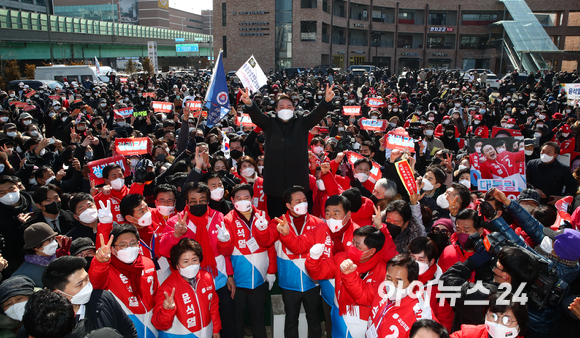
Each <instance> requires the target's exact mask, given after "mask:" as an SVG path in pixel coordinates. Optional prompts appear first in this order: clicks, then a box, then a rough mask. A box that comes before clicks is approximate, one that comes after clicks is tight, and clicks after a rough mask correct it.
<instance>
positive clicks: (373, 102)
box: [367, 97, 385, 108]
mask: <svg viewBox="0 0 580 338" xmlns="http://www.w3.org/2000/svg"><path fill="white" fill-rule="evenodd" d="M367 106H369V107H373V108H378V107H384V106H385V101H384V100H383V99H382V98H381V97H369V99H368V102H367Z"/></svg>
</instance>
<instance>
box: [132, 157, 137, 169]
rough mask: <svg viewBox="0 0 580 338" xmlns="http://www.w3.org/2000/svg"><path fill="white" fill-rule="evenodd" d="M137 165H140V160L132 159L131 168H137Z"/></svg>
mask: <svg viewBox="0 0 580 338" xmlns="http://www.w3.org/2000/svg"><path fill="white" fill-rule="evenodd" d="M137 164H139V159H137V158H132V159H131V167H133V168H135V167H136V166H137Z"/></svg>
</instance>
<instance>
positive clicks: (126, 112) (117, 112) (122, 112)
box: [113, 108, 133, 119]
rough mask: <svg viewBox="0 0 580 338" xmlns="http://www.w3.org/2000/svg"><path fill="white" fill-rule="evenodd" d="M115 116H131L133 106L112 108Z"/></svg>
mask: <svg viewBox="0 0 580 338" xmlns="http://www.w3.org/2000/svg"><path fill="white" fill-rule="evenodd" d="M113 111H114V112H115V118H117V117H122V118H124V119H125V118H127V117H131V116H133V108H121V109H114V110H113Z"/></svg>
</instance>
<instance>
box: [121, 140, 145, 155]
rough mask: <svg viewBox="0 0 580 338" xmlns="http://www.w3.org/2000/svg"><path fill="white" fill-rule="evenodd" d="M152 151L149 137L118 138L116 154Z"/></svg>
mask: <svg viewBox="0 0 580 338" xmlns="http://www.w3.org/2000/svg"><path fill="white" fill-rule="evenodd" d="M150 151H151V140H150V139H149V137H136V138H116V139H115V154H120V155H124V156H132V155H142V154H148V153H149V152H150Z"/></svg>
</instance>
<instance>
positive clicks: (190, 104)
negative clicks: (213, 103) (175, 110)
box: [185, 101, 202, 111]
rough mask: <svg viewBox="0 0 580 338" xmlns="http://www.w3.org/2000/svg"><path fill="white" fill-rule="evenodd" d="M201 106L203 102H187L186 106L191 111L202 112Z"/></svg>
mask: <svg viewBox="0 0 580 338" xmlns="http://www.w3.org/2000/svg"><path fill="white" fill-rule="evenodd" d="M201 104H202V103H201V101H187V103H186V104H185V106H186V107H187V108H189V110H191V111H198V110H201Z"/></svg>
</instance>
